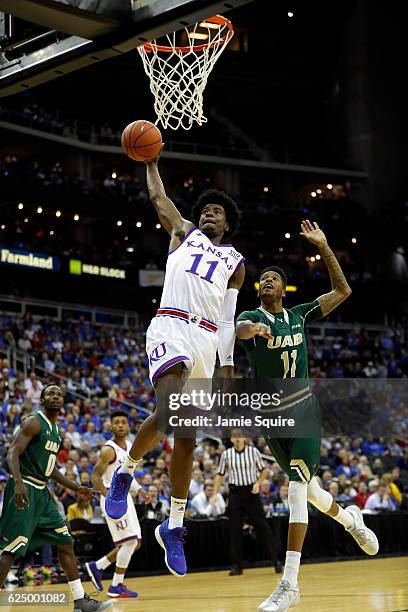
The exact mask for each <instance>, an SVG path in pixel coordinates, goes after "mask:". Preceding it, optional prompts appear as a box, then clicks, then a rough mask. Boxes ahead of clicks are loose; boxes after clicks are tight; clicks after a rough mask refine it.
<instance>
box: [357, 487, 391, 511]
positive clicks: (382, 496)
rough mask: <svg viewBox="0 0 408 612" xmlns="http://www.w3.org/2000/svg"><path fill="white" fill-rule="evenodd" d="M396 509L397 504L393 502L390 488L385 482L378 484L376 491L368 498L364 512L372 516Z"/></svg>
mask: <svg viewBox="0 0 408 612" xmlns="http://www.w3.org/2000/svg"><path fill="white" fill-rule="evenodd" d="M396 509H397V504H396V502H395V501H393V499H392V497H391V491H390V488H389V486H388V485H387V484H386V483H385V482H380V485H379V487H378V491H377V492H376V493H372V494H371V495H370V496H369V498H368V499H367V501H366V505H365V506H364V510H367V511H369V512H372V513H373V514H375V513H378V512H384V511H387V512H394V510H396Z"/></svg>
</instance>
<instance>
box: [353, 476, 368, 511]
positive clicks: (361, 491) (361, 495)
mask: <svg viewBox="0 0 408 612" xmlns="http://www.w3.org/2000/svg"><path fill="white" fill-rule="evenodd" d="M369 496H370V493H369V491H368V486H367V483H366V482H365V481H364V480H362V481H361V482H360V484H359V485H358V490H357V495H356V496H355V497H354V501H355V502H356V504H357V506H358V507H359V508H360V510H362V509H363V508H364V506H365V504H366V501H367V499H368V498H369Z"/></svg>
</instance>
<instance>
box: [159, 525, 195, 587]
mask: <svg viewBox="0 0 408 612" xmlns="http://www.w3.org/2000/svg"><path fill="white" fill-rule="evenodd" d="M186 533H187V529H186V528H185V527H175V528H174V529H169V519H166V520H165V521H164V523H162V524H161V525H158V526H157V527H156V529H155V530H154V535H155V536H156V540H157V541H158V543H159V544H160V546H161V547H162V548H163V549H164V560H165V562H166V565H167V567H168V569H169V571H170V572H171V573H172V574H173V575H174V576H179V577H180V578H182V577H183V576H185V575H186V573H187V564H186V558H185V556H184V541H185V537H186Z"/></svg>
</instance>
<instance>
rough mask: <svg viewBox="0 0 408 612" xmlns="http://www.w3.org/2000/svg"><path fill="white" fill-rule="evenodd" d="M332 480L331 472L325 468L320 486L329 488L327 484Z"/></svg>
mask: <svg viewBox="0 0 408 612" xmlns="http://www.w3.org/2000/svg"><path fill="white" fill-rule="evenodd" d="M332 480H333V474H332V472H331V471H330V470H325V471H324V472H323V474H322V487H323V489H325V490H326V491H327V490H328V489H329V485H330V483H331V482H332Z"/></svg>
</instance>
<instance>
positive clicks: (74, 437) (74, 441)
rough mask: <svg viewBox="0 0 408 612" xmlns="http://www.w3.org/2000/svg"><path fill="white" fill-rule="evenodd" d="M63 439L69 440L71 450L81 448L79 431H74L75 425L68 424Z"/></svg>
mask: <svg viewBox="0 0 408 612" xmlns="http://www.w3.org/2000/svg"><path fill="white" fill-rule="evenodd" d="M65 438H69V440H71V447H72V448H81V443H82V438H81V434H80V433H79V431H76V428H75V423H68V427H67V431H66V432H65Z"/></svg>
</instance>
